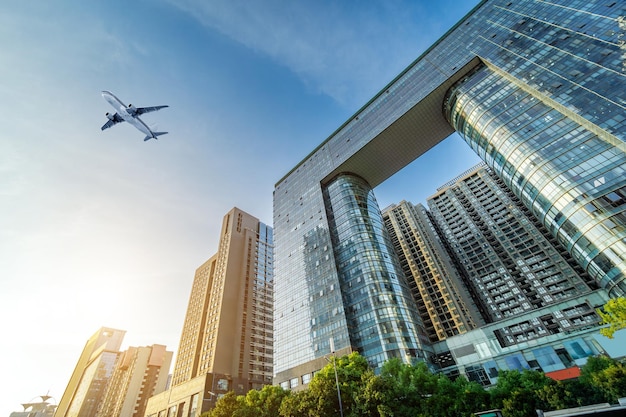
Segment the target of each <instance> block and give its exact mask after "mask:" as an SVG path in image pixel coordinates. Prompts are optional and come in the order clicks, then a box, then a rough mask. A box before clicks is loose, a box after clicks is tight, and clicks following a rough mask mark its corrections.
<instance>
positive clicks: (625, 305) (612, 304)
mask: <svg viewBox="0 0 626 417" xmlns="http://www.w3.org/2000/svg"><path fill="white" fill-rule="evenodd" d="M597 312H598V314H599V315H600V317H601V318H602V322H601V323H600V324H608V325H609V327H605V328H603V329H600V334H602V335H604V336H606V337H608V338H609V339H613V335H614V334H615V332H616V331H618V330H621V329H624V328H626V298H624V297H618V298H612V299H610V300H609V301H607V303H606V304H605V305H604V307H602V308H601V309H598V310H597Z"/></svg>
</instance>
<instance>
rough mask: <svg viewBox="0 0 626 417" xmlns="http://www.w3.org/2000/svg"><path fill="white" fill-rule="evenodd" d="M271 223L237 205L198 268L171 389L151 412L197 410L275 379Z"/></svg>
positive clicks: (188, 412)
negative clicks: (215, 247)
mask: <svg viewBox="0 0 626 417" xmlns="http://www.w3.org/2000/svg"><path fill="white" fill-rule="evenodd" d="M272 233H273V232H272V228H271V227H268V226H266V225H265V224H263V223H261V222H259V220H258V219H257V218H255V217H253V216H251V215H250V214H248V213H245V212H243V211H241V210H239V209H237V208H233V209H232V210H231V211H230V212H229V213H228V214H226V216H225V217H224V220H223V223H222V229H221V233H220V242H219V247H218V252H217V254H215V255H214V256H212V257H211V258H209V260H208V261H206V262H205V263H204V264H202V265H201V266H200V267H199V268H198V269H197V270H196V274H195V277H194V282H193V285H192V289H191V295H190V297H189V305H188V307H187V315H186V316H185V322H184V325H183V331H182V334H181V338H180V346H179V349H178V353H177V357H176V364H175V366H174V374H173V377H172V388H171V389H170V390H169V391H167V392H164V393H162V394H160V395H158V396H155V397H153V398H151V399H150V401H149V403H148V409H147V411H146V416H157V417H161V416H166V415H170V414H172V413H182V414H174V415H185V416H191V417H193V416H195V415H199V414H200V413H201V412H203V411H206V410H208V409H209V408H212V406H213V405H214V404H215V401H216V399H217V398H219V397H220V396H221V395H223V394H224V393H226V392H228V391H235V392H236V393H238V394H245V393H246V392H247V391H249V390H250V389H260V388H261V387H262V386H263V385H267V384H271V382H272V361H273V348H272V342H273V340H272V338H273V312H272V298H273V285H274V284H273V259H272V257H273V254H272V252H273V236H272Z"/></svg>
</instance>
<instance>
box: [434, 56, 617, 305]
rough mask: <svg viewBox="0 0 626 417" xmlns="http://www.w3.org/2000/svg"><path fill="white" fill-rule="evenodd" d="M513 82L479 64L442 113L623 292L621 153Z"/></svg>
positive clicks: (592, 268)
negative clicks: (444, 112)
mask: <svg viewBox="0 0 626 417" xmlns="http://www.w3.org/2000/svg"><path fill="white" fill-rule="evenodd" d="M625 82H626V80H625ZM517 84H518V83H515V82H512V81H510V80H509V79H507V77H505V76H503V75H500V74H498V73H497V72H494V71H492V70H491V69H489V68H488V67H487V66H484V65H480V66H479V67H477V68H476V69H475V70H474V71H473V72H472V73H471V74H470V75H468V76H467V77H466V78H464V79H462V80H461V81H460V82H459V83H458V84H457V85H455V86H454V87H453V88H452V89H451V90H450V93H449V95H448V97H446V102H445V105H446V114H447V116H448V117H449V119H450V122H451V123H452V125H453V126H454V127H455V128H456V130H457V131H458V132H459V133H460V134H461V135H462V136H463V137H464V138H465V140H466V141H467V142H468V144H469V145H470V146H471V147H472V148H473V149H474V150H475V151H476V152H477V153H478V154H479V155H480V157H481V158H482V159H483V160H484V161H485V162H486V163H487V165H489V166H490V167H491V168H492V169H493V170H494V171H495V173H496V175H498V176H499V177H500V178H501V179H502V180H503V181H504V183H505V184H506V185H507V187H508V188H509V189H511V190H512V191H513V192H514V193H515V195H516V196H517V197H518V198H520V199H521V200H522V201H523V202H524V204H525V205H526V206H527V207H528V208H530V209H531V210H532V212H533V214H534V215H535V216H536V217H537V218H539V219H541V220H542V222H543V224H544V226H546V227H547V228H548V229H550V231H551V232H552V234H553V235H554V236H556V237H557V238H558V240H559V242H560V243H561V244H562V245H563V246H565V247H566V248H567V250H568V251H569V252H570V253H571V254H572V255H573V256H574V258H575V259H576V260H577V261H578V263H579V264H580V265H582V266H583V268H585V269H586V270H587V272H588V273H589V274H590V275H591V276H592V277H594V278H595V280H596V281H597V282H599V283H600V285H601V286H602V287H603V288H606V289H608V290H609V292H610V293H613V294H614V295H622V294H624V292H625V291H626V282H625V281H624V279H625V278H626V211H625V210H626V153H625V152H624V151H623V150H621V149H620V148H619V147H616V146H615V145H614V144H613V142H612V141H611V140H609V139H608V138H607V137H604V135H602V133H598V134H596V133H595V132H594V126H593V125H591V124H589V123H582V124H581V123H580V122H578V121H577V120H576V118H575V117H571V116H572V115H571V114H570V112H569V111H563V112H562V111H559V110H557V109H555V108H554V107H553V106H551V105H550V104H551V103H550V101H549V100H541V98H542V97H541V94H538V93H536V94H533V90H532V89H528V88H524V87H523V86H519V85H517ZM578 100H580V98H578ZM578 104H581V103H580V101H579V102H578ZM590 104H591V103H590ZM586 125H587V126H586Z"/></svg>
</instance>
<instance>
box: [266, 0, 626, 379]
mask: <svg viewBox="0 0 626 417" xmlns="http://www.w3.org/2000/svg"><path fill="white" fill-rule="evenodd" d="M625 15H626V5H625V4H623V3H622V2H616V1H600V0H584V1H583V0H568V1H564V0H555V1H550V2H547V1H542V2H538V1H534V0H483V1H481V2H480V3H479V4H478V5H477V6H476V7H475V8H474V9H473V10H472V11H471V12H470V13H469V14H468V15H466V16H465V17H464V18H463V19H462V20H461V21H460V22H459V23H457V24H456V25H455V26H454V27H453V28H452V29H450V30H449V31H448V32H447V33H446V34H445V35H444V36H443V37H442V38H441V39H440V40H438V41H437V42H436V43H435V44H434V45H433V46H431V47H430V48H429V49H428V50H427V51H426V52H424V54H422V55H421V56H420V57H419V58H418V59H417V60H416V61H415V62H414V63H412V64H411V65H410V66H409V67H408V68H407V69H406V70H405V71H404V72H402V73H401V74H400V75H398V77H396V78H395V79H394V80H393V81H392V82H391V83H390V84H389V85H387V86H386V87H385V88H384V89H383V90H382V91H381V92H380V93H379V94H377V95H376V96H375V97H374V98H373V99H372V100H370V101H369V102H368V103H367V104H366V105H365V106H364V107H363V108H361V109H360V110H359V111H358V112H357V113H356V114H355V115H354V116H353V117H351V118H350V119H349V120H347V121H346V122H345V123H344V124H343V125H342V126H341V127H340V128H339V129H337V131H335V132H334V133H333V134H332V135H331V136H330V137H329V138H328V139H326V140H325V141H324V142H323V143H322V144H320V145H319V146H318V147H317V148H316V149H315V150H314V151H313V152H311V153H310V154H309V155H308V156H306V157H305V158H304V159H303V160H302V161H301V162H300V163H298V164H297V165H296V166H295V167H294V168H293V169H292V170H291V171H290V172H288V173H287V175H285V176H284V177H283V178H281V179H280V180H279V181H278V182H277V184H276V186H275V191H274V230H275V235H276V243H275V257H276V271H275V272H276V280H275V291H276V297H275V327H274V332H275V340H276V345H275V355H274V357H275V359H276V360H275V363H274V372H275V378H274V381H275V382H276V383H280V384H281V385H283V386H292V387H293V386H294V384H295V385H298V384H302V383H305V382H306V381H307V380H309V378H310V375H311V372H314V371H315V370H316V368H317V369H319V368H321V367H322V366H323V364H324V363H325V361H324V356H325V355H328V354H329V353H330V347H331V343H330V340H331V339H332V340H333V341H334V347H335V349H336V350H337V351H338V353H343V352H349V351H353V350H357V351H359V352H361V353H363V354H364V355H365V357H366V358H367V359H368V360H369V361H370V363H371V364H372V366H373V367H374V368H376V367H378V366H379V365H380V364H381V363H382V362H383V361H384V360H386V359H387V358H390V357H399V358H401V359H402V360H405V361H416V360H425V359H426V358H427V357H428V356H429V355H430V353H429V352H428V349H429V346H428V340H427V339H426V340H425V339H424V337H425V336H424V333H423V329H424V326H423V323H422V321H421V320H420V319H419V317H415V316H416V315H417V312H416V311H415V309H414V307H411V305H410V304H411V303H410V302H409V301H410V289H409V288H408V287H407V285H403V284H402V283H401V281H402V280H401V279H400V278H399V275H400V274H402V267H401V265H400V262H399V260H398V259H397V257H394V256H393V255H391V254H390V253H391V252H393V248H392V247H391V243H390V242H391V241H390V238H389V235H388V233H387V232H386V230H385V228H384V227H380V224H381V223H382V214H381V212H380V209H379V208H378V207H377V206H376V203H375V198H374V197H373V192H372V189H373V188H374V187H376V186H377V185H379V184H380V183H382V182H383V181H385V180H386V179H387V178H388V177H390V176H391V175H393V174H394V173H395V172H397V171H398V170H400V169H401V168H403V167H404V166H405V165H406V164H408V163H410V162H412V161H413V160H414V159H415V158H417V157H418V156H420V155H421V154H423V153H424V152H426V151H427V150H428V149H430V148H431V147H433V146H434V145H435V144H437V143H438V142H439V141H441V140H443V139H444V138H446V137H447V136H449V135H450V134H451V133H453V132H454V131H457V132H458V133H459V134H461V136H462V137H463V138H464V139H465V140H466V142H467V143H468V144H469V145H470V146H471V147H472V148H473V149H474V150H475V151H476V152H477V153H478V154H479V155H480V156H481V157H482V158H483V159H484V161H485V162H486V164H487V166H489V168H491V169H492V170H493V172H494V173H495V174H496V175H497V176H498V177H499V178H500V179H501V180H502V181H503V183H504V184H505V185H506V186H507V187H508V188H509V189H511V190H512V192H513V194H514V195H515V196H516V197H517V198H518V199H519V200H520V201H521V202H522V203H523V204H524V205H525V207H526V208H527V209H528V210H529V211H530V212H531V213H532V214H533V215H534V216H536V218H537V219H538V220H539V222H540V223H541V224H542V225H543V227H545V229H546V230H548V231H549V233H550V235H551V236H552V237H554V238H555V239H557V240H558V241H559V242H560V243H561V244H562V245H563V246H564V247H565V248H566V250H567V251H568V252H569V253H570V255H571V256H572V257H573V258H574V259H575V260H576V262H577V263H578V264H579V265H580V266H581V268H582V269H583V270H584V271H585V273H586V274H587V275H588V276H589V277H590V278H591V280H590V281H588V283H587V284H586V285H591V282H593V284H594V285H597V286H598V287H600V288H602V289H605V290H606V291H608V292H609V293H610V294H611V296H616V295H623V294H625V293H626V280H625V278H626V214H625V211H626V143H625V141H626V136H625V134H624V132H626V114H625V110H626V106H625V104H624V100H625V97H626V76H625V68H626V63H625V59H624V51H625V50H624V46H623V41H624V38H625V37H626V27H625V25H624V23H623V22H624V16H625ZM546 284H547V283H546ZM563 285H564V286H565V287H567V286H568V285H569V284H567V283H564V284H563ZM355 286H356V287H355ZM546 291H548V287H546ZM407 294H408V296H407ZM554 295H556V293H555V294H554ZM554 295H551V296H553V297H554ZM538 298H539V299H542V300H544V301H545V300H546V298H545V297H542V296H539V293H538ZM494 301H495V300H494ZM532 301H534V300H533V299H531V298H529V300H528V303H529V305H533V304H532ZM542 302H543V301H542ZM512 307H513V306H512ZM514 308H517V306H516V307H514ZM520 308H522V309H524V308H525V307H524V304H523V302H522V303H521V304H520ZM505 321H506V320H505ZM355 324H356V326H355ZM455 337H456V336H455ZM476 343H478V342H476ZM473 349H474V348H473ZM476 349H478V348H476ZM476 349H475V350H474V351H477V350H476ZM464 351H466V352H470V351H472V350H471V349H470V348H467V349H465V350H464ZM511 363H513V362H511ZM472 366H473V365H472Z"/></svg>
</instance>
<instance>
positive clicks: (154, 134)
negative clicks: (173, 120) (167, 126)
mask: <svg viewBox="0 0 626 417" xmlns="http://www.w3.org/2000/svg"><path fill="white" fill-rule="evenodd" d="M166 134H167V132H152V136H149V135H148V136H146V137H145V138H143V141H144V142H145V141H147V140H150V139H156V138H157V136H161V135H166Z"/></svg>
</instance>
